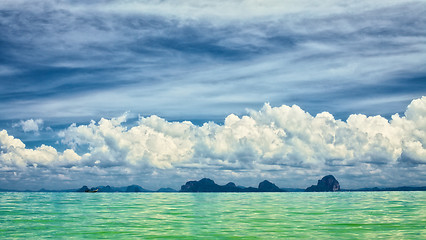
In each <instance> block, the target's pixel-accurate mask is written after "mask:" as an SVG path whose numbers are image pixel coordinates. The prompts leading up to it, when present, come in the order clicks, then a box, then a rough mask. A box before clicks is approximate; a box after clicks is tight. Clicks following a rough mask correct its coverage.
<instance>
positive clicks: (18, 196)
mask: <svg viewBox="0 0 426 240" xmlns="http://www.w3.org/2000/svg"><path fill="white" fill-rule="evenodd" d="M425 226H426V192H340V193H0V239H20V238H27V239H43V238H51V239H64V238H66V239H90V238H103V239H159V238H168V239H289V238H296V239H300V238H302V239H373V238H379V239H380V238H382V239H426V229H425V228H426V227H425Z"/></svg>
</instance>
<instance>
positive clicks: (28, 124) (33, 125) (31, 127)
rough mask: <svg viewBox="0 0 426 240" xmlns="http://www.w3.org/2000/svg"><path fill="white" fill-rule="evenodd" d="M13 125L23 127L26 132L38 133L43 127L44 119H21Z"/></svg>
mask: <svg viewBox="0 0 426 240" xmlns="http://www.w3.org/2000/svg"><path fill="white" fill-rule="evenodd" d="M13 127H21V128H22V130H23V131H24V132H34V133H38V132H39V131H40V130H42V129H43V119H36V120H34V119H28V120H25V121H24V120H21V121H20V122H19V123H15V124H13Z"/></svg>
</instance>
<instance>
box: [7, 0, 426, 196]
mask: <svg viewBox="0 0 426 240" xmlns="http://www.w3.org/2000/svg"><path fill="white" fill-rule="evenodd" d="M425 63H426V4H425V2H424V1H402V0H401V1H399V0H398V1H394V0H390V1H389V0H387V1H366V0H361V1H338V0H325V1H307V0H285V1H278V0H263V1H257V0H247V1H244V0H227V1H222V0H215V1H195V0H185V1H171V0H164V1H149V0H148V1H126V0H124V1H110V0H99V1H96V0H95V1H65V0H3V1H1V2H0V188H3V189H20V190H24V189H31V190H37V189H40V188H48V189H64V188H78V187H81V186H82V185H88V186H97V185H108V184H109V185H112V186H127V185H130V184H139V185H141V186H142V187H144V188H148V189H157V188H159V187H173V188H175V189H179V188H180V185H182V184H184V183H185V182H186V181H189V180H198V179H201V178H203V177H209V178H212V179H213V180H215V181H216V182H217V183H219V184H226V183H227V182H228V181H233V182H235V183H236V184H237V185H243V186H257V184H258V183H259V182H260V181H262V180H264V179H268V180H270V181H272V182H274V183H276V184H277V185H278V186H280V187H298V188H306V187H308V186H310V185H312V184H315V183H316V181H317V180H318V179H320V178H321V177H323V176H325V175H328V174H333V175H334V176H335V177H336V178H337V179H338V180H339V182H340V185H341V187H342V188H357V187H375V186H378V187H389V186H425V185H426V97H425V96H426V64H425Z"/></svg>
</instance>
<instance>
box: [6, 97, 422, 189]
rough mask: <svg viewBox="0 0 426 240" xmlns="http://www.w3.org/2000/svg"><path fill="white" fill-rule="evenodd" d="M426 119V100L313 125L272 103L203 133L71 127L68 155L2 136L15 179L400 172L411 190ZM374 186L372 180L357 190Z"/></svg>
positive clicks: (418, 176)
mask: <svg viewBox="0 0 426 240" xmlns="http://www.w3.org/2000/svg"><path fill="white" fill-rule="evenodd" d="M425 118H426V97H422V98H420V99H415V100H413V101H412V102H411V104H409V105H408V107H407V110H406V111H405V114H404V116H399V114H394V115H393V116H392V119H391V120H387V119H386V118H383V117H381V116H365V115H362V114H352V115H350V116H349V118H348V119H347V120H346V121H342V120H336V119H335V118H334V117H333V115H331V114H330V113H328V112H322V113H319V114H317V115H315V116H312V115H311V114H309V113H308V112H305V111H304V110H302V109H301V108H300V107H299V106H297V105H293V106H286V105H282V106H280V107H272V106H270V105H269V104H265V105H264V106H263V108H262V109H260V110H259V111H255V110H250V111H249V112H248V115H244V116H241V117H239V116H237V115H234V114H231V115H229V116H227V117H226V119H225V120H224V124H223V125H219V124H216V123H214V122H208V123H204V124H203V125H202V126H197V125H194V124H192V123H191V122H188V121H184V122H169V121H166V120H164V119H162V118H160V117H157V116H150V117H141V118H140V119H139V121H138V122H137V123H136V125H133V126H128V125H126V124H125V123H126V119H127V116H126V115H123V116H121V117H118V118H112V119H104V118H102V119H101V120H99V121H98V122H95V121H92V122H91V123H90V124H88V125H76V124H72V125H71V126H70V127H68V128H67V129H65V130H63V131H62V132H60V137H61V138H62V144H64V145H66V146H69V149H67V150H65V151H64V152H62V153H61V152H58V151H57V150H56V149H55V148H53V147H51V146H46V145H42V146H40V147H37V148H35V149H27V148H25V145H24V144H23V143H22V141H20V140H19V139H16V138H14V137H12V136H9V135H8V133H7V132H6V131H5V130H3V131H1V132H0V146H1V154H0V164H1V168H2V169H5V168H7V169H9V168H13V169H15V171H19V169H20V171H24V170H25V169H28V168H34V167H36V168H40V167H43V168H47V169H51V170H52V169H56V170H57V169H70V170H71V169H72V171H77V172H80V174H81V171H82V172H87V171H96V172H98V174H99V175H104V176H105V175H106V176H109V175H111V174H112V173H114V174H116V178H123V177H124V178H125V177H126V175H129V176H130V175H137V174H142V175H144V176H147V175H149V176H151V177H152V176H156V175H160V176H161V177H163V178H167V177H166V176H168V175H170V174H171V172H173V174H174V175H180V176H181V177H183V176H185V177H191V174H197V175H198V174H200V172H201V174H204V175H207V176H208V175H209V174H210V175H214V176H220V174H219V173H222V177H223V178H225V177H226V176H228V177H232V178H235V179H237V180H238V179H244V176H246V177H247V176H252V177H255V176H257V177H259V176H262V177H273V178H276V179H279V178H280V177H285V178H289V177H290V176H291V175H294V176H295V178H303V177H308V178H310V177H315V178H316V177H317V176H318V175H323V174H325V173H326V172H332V173H337V175H338V176H339V175H340V177H341V178H344V179H345V178H346V179H351V178H355V177H357V178H360V179H362V176H364V177H365V176H369V179H370V180H369V181H371V182H374V181H377V182H378V183H379V184H386V182H387V183H388V184H398V183H399V182H398V181H399V180H401V179H403V178H404V177H405V179H406V177H407V176H400V177H398V178H397V177H395V171H399V172H400V173H401V172H404V173H405V172H407V174H410V177H411V179H409V180H407V181H408V183H407V184H419V183H421V184H424V183H425V182H424V179H423V173H422V171H423V170H424V169H425V167H426V149H425V147H424V146H425V145H426V124H425ZM61 174H62V173H61ZM74 174H77V173H74ZM170 176H171V175H170ZM392 177H395V178H392ZM357 181H360V180H357ZM371 182H370V183H369V182H368V180H367V179H364V180H362V181H361V182H358V183H357V184H361V185H362V184H367V185H368V184H371ZM306 184H307V183H306ZM404 184H405V183H404ZM364 186H365V185H364Z"/></svg>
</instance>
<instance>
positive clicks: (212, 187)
mask: <svg viewBox="0 0 426 240" xmlns="http://www.w3.org/2000/svg"><path fill="white" fill-rule="evenodd" d="M372 191H426V186H423V187H409V186H402V187H386V188H379V187H373V188H359V189H340V184H339V181H337V179H336V178H335V177H334V176H333V175H327V176H325V177H323V178H322V179H320V180H318V183H317V185H312V186H310V187H307V188H306V189H302V188H279V187H278V186H277V185H275V184H274V183H272V182H270V181H268V180H264V181H262V182H260V183H259V185H258V187H257V188H255V187H244V186H237V185H236V184H235V183H233V182H229V183H227V184H225V185H218V184H216V183H215V182H214V181H213V180H211V179H209V178H203V179H201V180H199V181H188V182H186V183H185V184H184V185H182V186H181V189H180V190H179V191H178V190H175V189H173V188H160V189H158V190H157V191H152V190H148V189H145V188H143V187H141V186H139V185H130V186H126V187H112V186H109V185H106V186H97V187H92V188H89V187H87V186H83V187H81V188H79V189H65V190H47V189H44V188H42V189H40V190H39V191H31V190H25V191H19V190H10V189H0V192H140V193H144V192H164V193H167V192H183V193H185V192H372Z"/></svg>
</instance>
